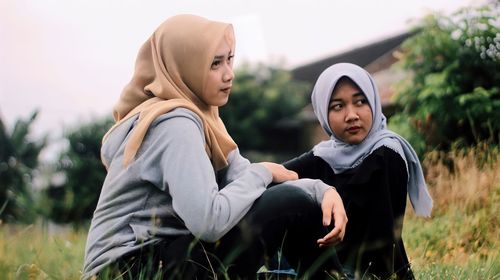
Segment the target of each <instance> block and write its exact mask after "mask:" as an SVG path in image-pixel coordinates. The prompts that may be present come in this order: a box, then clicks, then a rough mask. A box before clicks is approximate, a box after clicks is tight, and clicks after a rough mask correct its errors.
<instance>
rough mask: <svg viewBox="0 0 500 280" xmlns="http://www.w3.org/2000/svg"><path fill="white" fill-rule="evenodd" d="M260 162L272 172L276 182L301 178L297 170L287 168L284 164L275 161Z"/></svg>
mask: <svg viewBox="0 0 500 280" xmlns="http://www.w3.org/2000/svg"><path fill="white" fill-rule="evenodd" d="M259 164H262V165H264V167H265V168H267V170H269V172H271V174H273V182H274V183H282V182H285V181H290V180H297V179H299V175H297V172H295V171H291V170H288V169H286V168H285V167H284V166H283V165H281V164H277V163H273V162H259Z"/></svg>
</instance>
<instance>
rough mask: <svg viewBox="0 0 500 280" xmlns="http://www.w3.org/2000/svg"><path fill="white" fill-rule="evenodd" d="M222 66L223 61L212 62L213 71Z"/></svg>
mask: <svg viewBox="0 0 500 280" xmlns="http://www.w3.org/2000/svg"><path fill="white" fill-rule="evenodd" d="M220 64H221V61H220V60H214V61H213V62H212V65H211V66H210V67H211V68H212V69H213V68H217V66H219V65H220Z"/></svg>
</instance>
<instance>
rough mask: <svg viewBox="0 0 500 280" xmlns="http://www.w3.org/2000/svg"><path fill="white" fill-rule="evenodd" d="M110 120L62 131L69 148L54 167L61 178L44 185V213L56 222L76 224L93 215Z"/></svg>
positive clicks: (102, 170) (103, 176)
mask: <svg viewBox="0 0 500 280" xmlns="http://www.w3.org/2000/svg"><path fill="white" fill-rule="evenodd" d="M111 125H112V120H111V119H108V118H107V119H103V120H99V121H95V122H90V123H87V124H83V125H80V126H77V127H74V128H73V129H70V130H69V131H68V132H67V133H65V138H66V140H67V142H68V148H67V149H66V150H64V151H62V152H61V154H60V156H59V160H58V162H57V164H56V167H55V170H56V172H57V173H58V174H62V175H63V177H64V180H62V182H59V183H56V184H53V185H51V186H49V188H47V190H46V191H45V194H46V200H47V201H46V204H47V207H46V209H45V211H46V215H47V216H48V217H49V218H50V219H52V220H53V221H55V222H59V223H73V224H75V225H78V224H80V223H81V222H85V221H88V220H90V219H91V218H92V214H93V212H94V209H95V206H96V205H97V200H98V199H99V194H100V191H101V187H102V183H103V181H104V178H105V176H106V170H105V168H104V166H103V164H102V163H101V157H100V150H101V140H102V137H103V136H104V134H105V133H106V131H107V130H108V129H109V128H110V127H111Z"/></svg>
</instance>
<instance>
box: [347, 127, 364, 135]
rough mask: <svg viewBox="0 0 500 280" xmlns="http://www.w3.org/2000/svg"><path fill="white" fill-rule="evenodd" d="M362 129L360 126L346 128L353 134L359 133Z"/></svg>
mask: <svg viewBox="0 0 500 280" xmlns="http://www.w3.org/2000/svg"><path fill="white" fill-rule="evenodd" d="M360 130H361V127H360V126H350V127H348V128H347V129H346V131H347V132H349V133H352V134H354V133H357V132H358V131H360Z"/></svg>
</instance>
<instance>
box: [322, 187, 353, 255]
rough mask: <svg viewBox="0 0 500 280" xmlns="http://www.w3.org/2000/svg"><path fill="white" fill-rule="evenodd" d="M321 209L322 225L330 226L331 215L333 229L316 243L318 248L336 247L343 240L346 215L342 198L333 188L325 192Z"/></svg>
mask: <svg viewBox="0 0 500 280" xmlns="http://www.w3.org/2000/svg"><path fill="white" fill-rule="evenodd" d="M321 209H322V211H323V225H324V226H329V225H330V224H331V222H332V214H333V221H334V225H335V227H334V228H333V230H332V231H330V232H329V233H328V234H327V235H325V236H324V237H323V238H320V239H318V241H317V242H318V244H319V246H320V247H322V246H327V245H336V244H338V243H339V242H341V241H342V240H343V239H344V235H345V228H346V225H347V215H346V212H345V209H344V204H343V202H342V198H341V197H340V195H339V194H338V193H337V191H336V190H335V189H334V188H331V189H329V190H327V191H326V192H325V194H324V196H323V201H322V203H321Z"/></svg>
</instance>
